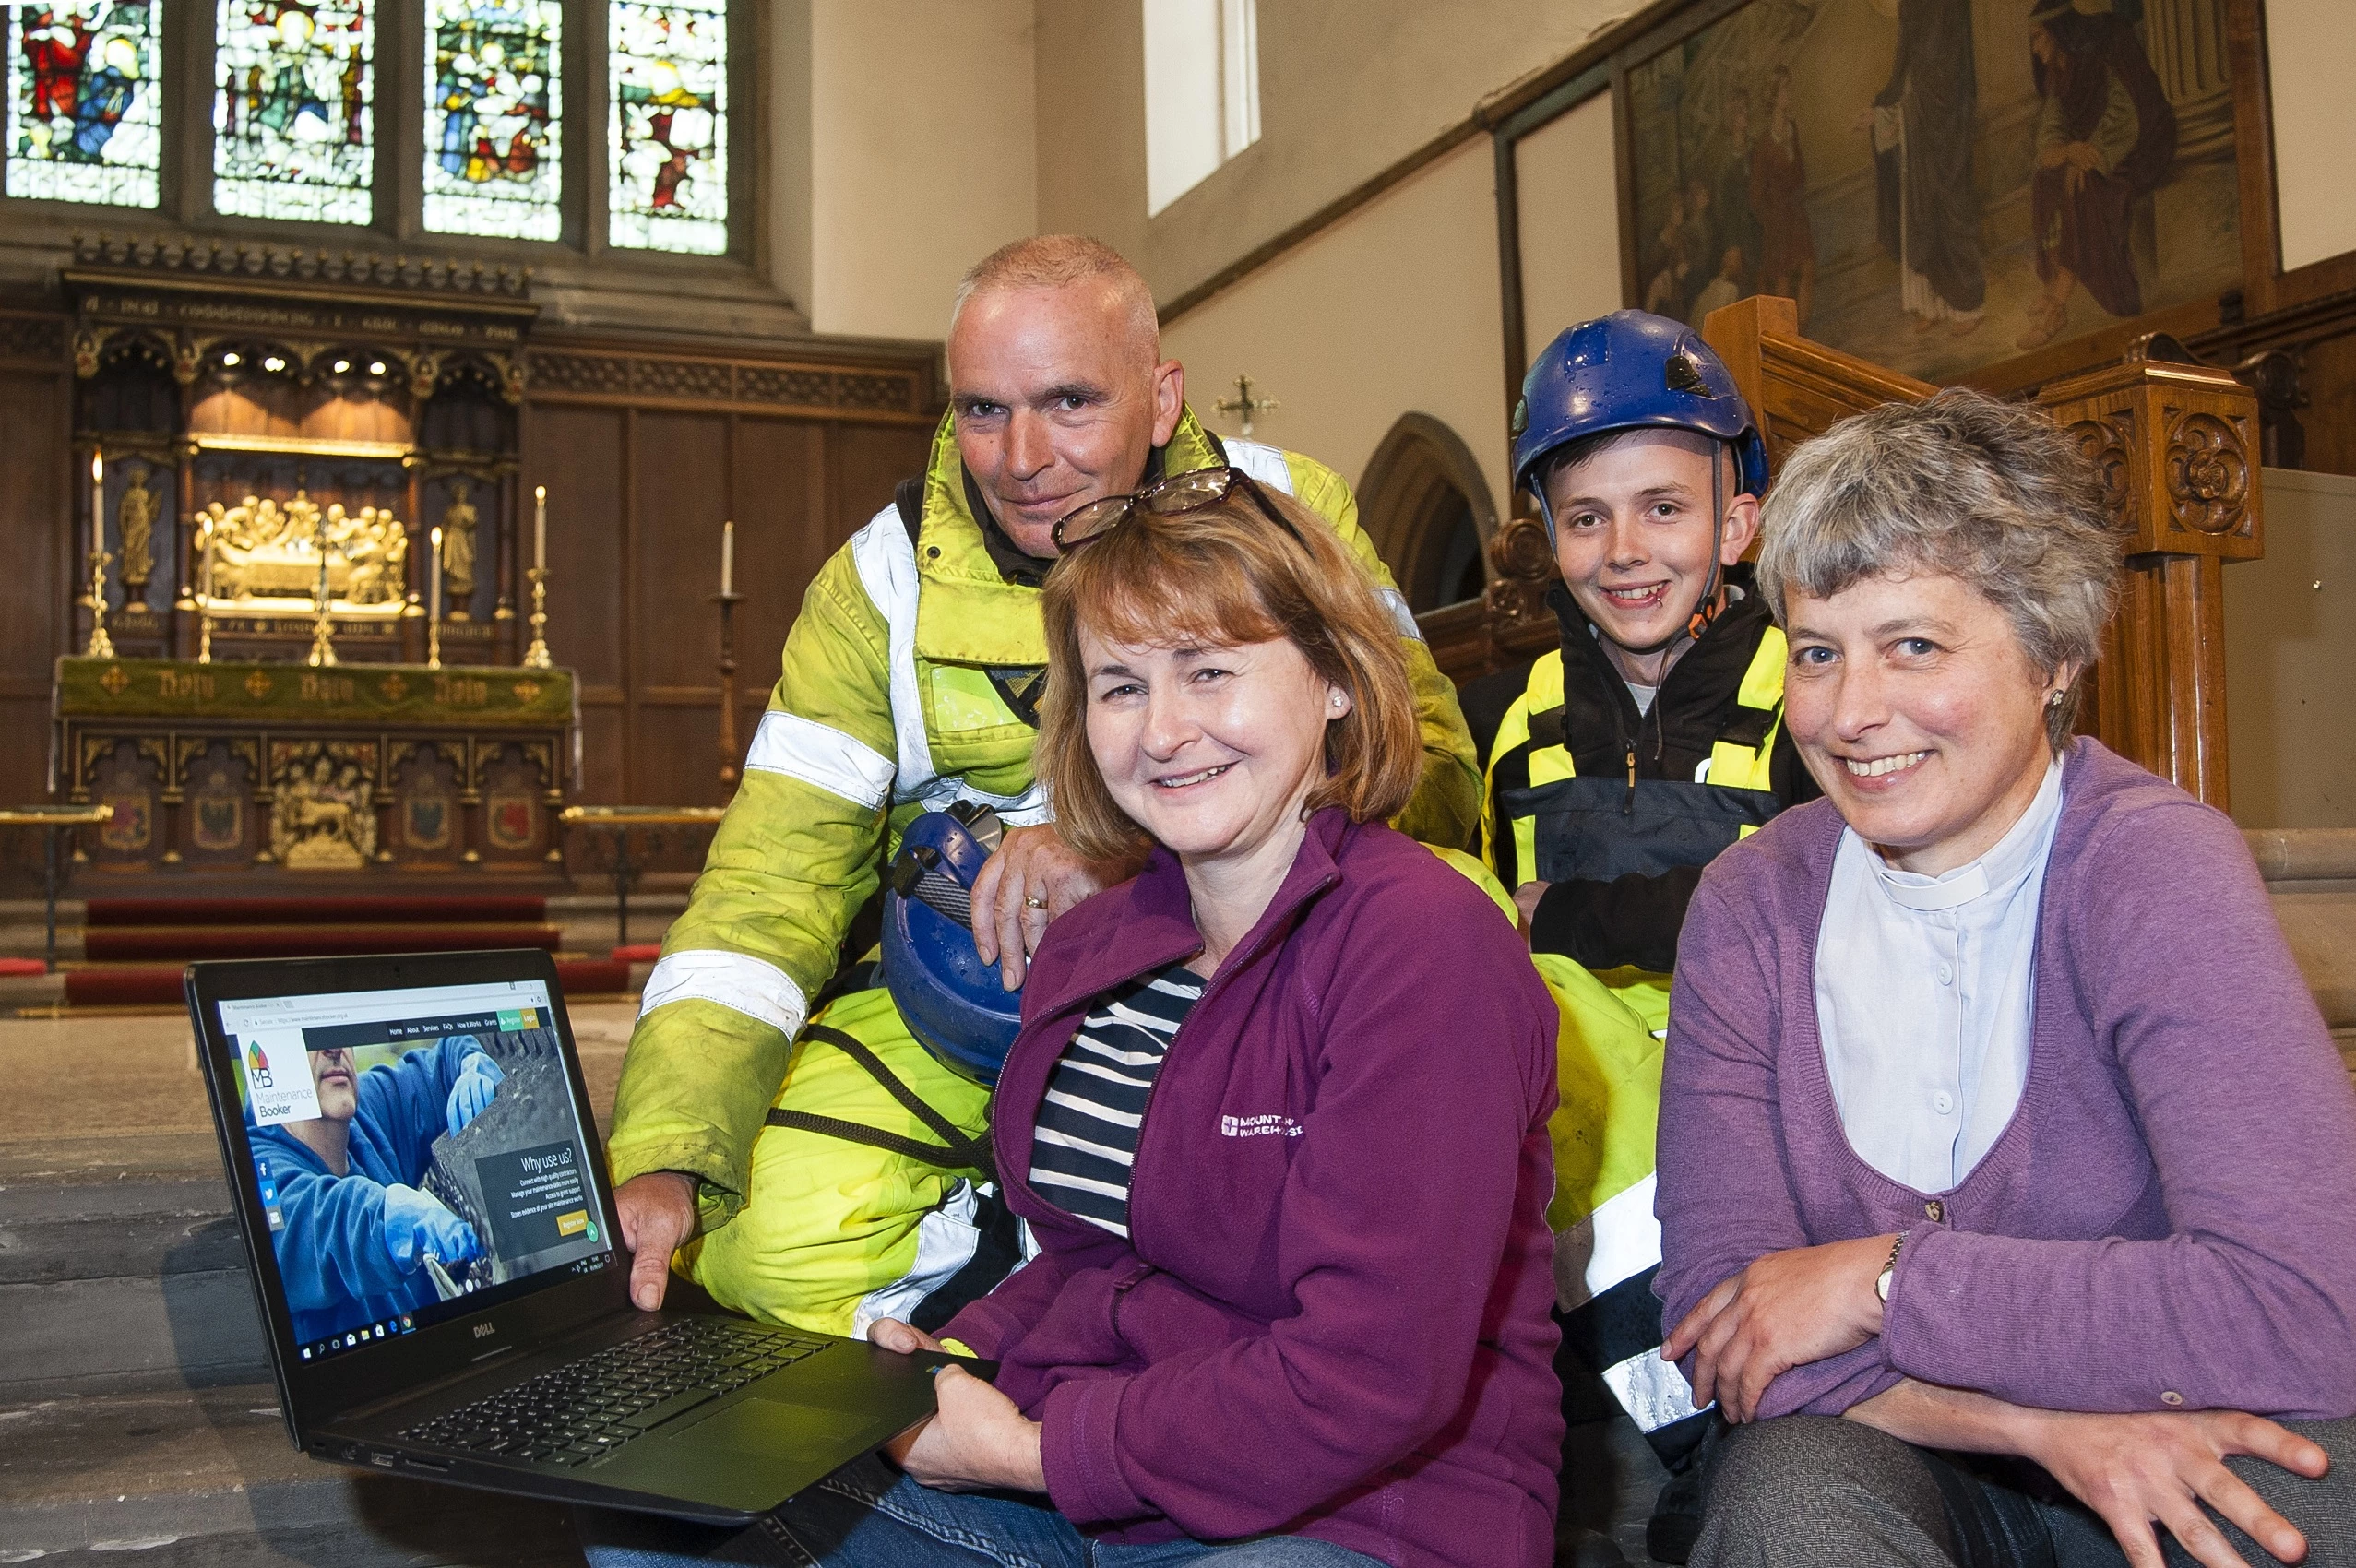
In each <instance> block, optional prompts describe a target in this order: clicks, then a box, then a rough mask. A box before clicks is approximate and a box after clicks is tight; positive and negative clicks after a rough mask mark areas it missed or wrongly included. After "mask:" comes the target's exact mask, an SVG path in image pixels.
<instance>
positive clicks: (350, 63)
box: [213, 0, 376, 223]
mask: <svg viewBox="0 0 2356 1568" xmlns="http://www.w3.org/2000/svg"><path fill="white" fill-rule="evenodd" d="M374 9H375V6H373V5H372V4H371V0H286V3H283V4H280V3H279V0H220V25H219V30H218V31H217V32H216V33H215V35H214V45H213V87H214V93H213V205H214V206H215V207H216V208H220V210H221V211H223V212H230V213H236V214H238V215H239V216H241V217H246V218H297V219H305V220H310V221H312V222H315V223H365V222H367V221H368V220H369V216H370V206H369V186H370V184H371V181H372V177H373V175H374V174H375V131H374V125H373V122H374V120H375V115H374V114H373V113H371V109H370V105H371V101H372V100H373V98H374V97H375V88H376V84H375V30H374V27H373V26H372V24H373V22H374V20H375V18H373V16H372V15H371V14H370V13H371V12H372V11H373V10H374Z"/></svg>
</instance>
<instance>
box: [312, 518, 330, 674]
mask: <svg viewBox="0 0 2356 1568" xmlns="http://www.w3.org/2000/svg"><path fill="white" fill-rule="evenodd" d="M311 608H312V610H313V612H315V614H314V618H313V620H312V622H311V657H310V659H308V660H306V662H308V663H310V664H312V665H314V666H320V665H328V664H333V663H334V662H335V661H336V636H335V634H336V622H335V617H334V616H332V615H330V614H328V613H327V540H324V539H322V540H320V541H319V582H318V586H317V587H316V588H313V589H312V590H311Z"/></svg>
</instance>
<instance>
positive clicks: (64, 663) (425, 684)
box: [52, 658, 579, 891]
mask: <svg viewBox="0 0 2356 1568" xmlns="http://www.w3.org/2000/svg"><path fill="white" fill-rule="evenodd" d="M55 698H56V700H55V725H56V732H55V744H54V750H53V752H52V770H53V775H54V778H53V782H54V789H55V793H56V795H57V797H58V798H59V799H61V800H64V801H67V802H74V803H76V804H81V803H95V804H104V805H109V806H112V807H113V815H112V816H111V817H110V818H109V819H108V820H107V821H106V822H105V823H103V824H102V825H101V826H100V827H99V828H98V829H97V830H96V832H95V833H94V834H92V835H91V836H90V837H89V841H88V844H87V851H88V853H89V857H90V860H91V862H92V868H91V869H92V870H93V871H95V872H97V873H100V874H101V875H105V874H107V873H114V874H119V875H125V876H128V877H132V878H137V876H138V874H139V873H157V874H159V875H173V876H176V877H185V876H188V875H191V874H196V873H233V874H235V875H236V876H237V877H238V879H239V880H240V881H250V880H251V879H254V878H256V877H262V878H273V877H287V878H304V879H306V880H307V879H308V878H309V877H310V876H311V875H313V874H314V873H343V875H344V877H345V878H347V879H350V878H352V877H359V878H362V879H364V880H365V881H367V882H368V883H370V884H371V885H375V884H378V883H391V882H395V881H400V880H406V879H407V877H408V874H409V873H473V874H474V875H476V876H495V877H496V878H497V880H499V881H502V882H516V881H519V880H526V881H538V880H543V879H553V878H557V877H561V876H562V874H563V869H562V861H563V857H562V852H561V844H560V837H559V826H558V818H559V815H560V814H561V813H562V812H563V811H564V809H565V804H566V801H567V797H568V795H569V792H570V790H571V787H572V780H573V778H574V775H575V773H576V771H577V755H576V754H577V748H578V745H579V723H578V715H577V697H576V684H575V681H574V677H573V673H572V671H568V670H559V669H531V668H525V667H518V666H512V665H502V666H488V665H485V666H445V667H441V668H433V667H429V666H427V665H422V664H390V663H387V664H374V663H372V664H350V663H346V664H332V665H325V666H306V665H302V664H289V663H262V662H245V661H234V662H223V661H213V662H198V661H196V660H193V659H106V658H67V659H59V660H58V661H57V672H56V686H55ZM346 885H350V884H349V881H347V883H346ZM95 890H96V889H95V886H94V885H93V887H92V891H95Z"/></svg>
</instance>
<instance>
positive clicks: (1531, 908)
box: [1514, 882, 1553, 942]
mask: <svg viewBox="0 0 2356 1568" xmlns="http://www.w3.org/2000/svg"><path fill="white" fill-rule="evenodd" d="M1552 886H1553V883H1551V882H1525V883H1523V884H1522V885H1520V886H1519V887H1517V888H1515V889H1514V908H1515V909H1519V910H1520V911H1521V935H1522V940H1523V941H1524V942H1527V941H1529V932H1530V928H1531V927H1532V926H1534V925H1536V924H1537V923H1538V901H1539V900H1540V899H1541V898H1543V897H1546V890H1547V889H1548V888H1550V887H1552Z"/></svg>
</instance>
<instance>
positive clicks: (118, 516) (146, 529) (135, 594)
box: [114, 463, 161, 603]
mask: <svg viewBox="0 0 2356 1568" xmlns="http://www.w3.org/2000/svg"><path fill="white" fill-rule="evenodd" d="M129 467H130V474H131V482H130V483H129V484H127V485H126V486H125V487H124V491H123V499H122V500H120V501H118V502H116V503H115V505H114V526H115V529H116V531H117V532H118V533H119V534H120V535H121V537H122V540H123V587H124V588H125V590H126V592H127V594H128V597H129V599H130V601H131V602H133V603H137V602H138V601H139V600H144V599H145V598H147V592H146V589H147V586H148V578H149V577H150V576H154V575H155V518H156V512H157V510H158V508H159V507H160V506H161V502H159V501H158V500H157V498H156V493H155V492H154V491H152V490H149V488H148V468H147V465H146V464H145V463H133V464H131V465H130V466H129Z"/></svg>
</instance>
